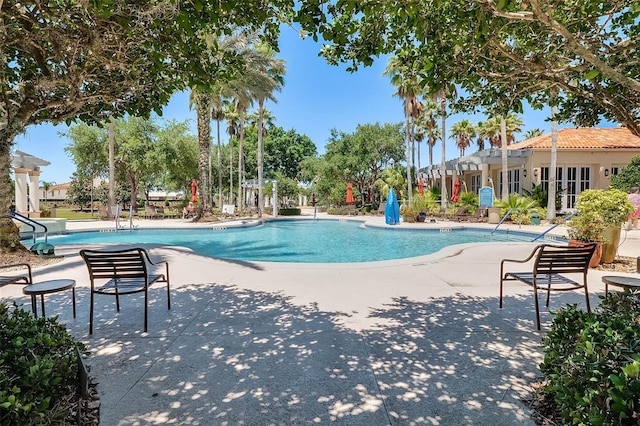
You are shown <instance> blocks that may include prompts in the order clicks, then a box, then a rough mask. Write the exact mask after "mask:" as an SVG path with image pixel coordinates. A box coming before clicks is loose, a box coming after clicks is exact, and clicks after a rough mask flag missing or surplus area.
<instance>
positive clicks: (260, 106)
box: [258, 99, 264, 217]
mask: <svg viewBox="0 0 640 426" xmlns="http://www.w3.org/2000/svg"><path fill="white" fill-rule="evenodd" d="M263 115H264V99H260V100H258V217H262V210H263V209H264V206H263V204H264V201H263V188H262V186H263V184H264V170H263V169H264V136H263V135H262V121H263V120H264V117H263Z"/></svg>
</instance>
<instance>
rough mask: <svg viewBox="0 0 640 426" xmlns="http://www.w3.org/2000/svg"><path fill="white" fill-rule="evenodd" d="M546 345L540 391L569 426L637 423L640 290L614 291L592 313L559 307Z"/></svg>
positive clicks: (638, 407) (573, 307) (574, 306)
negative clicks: (573, 425) (544, 377)
mask: <svg viewBox="0 0 640 426" xmlns="http://www.w3.org/2000/svg"><path fill="white" fill-rule="evenodd" d="M544 346H545V349H544V351H545V356H544V361H543V363H542V364H541V365H540V369H541V370H542V372H543V373H544V374H545V376H546V378H547V384H546V385H545V386H544V387H543V388H542V389H541V392H544V393H546V394H549V395H550V396H552V397H553V400H554V401H555V403H556V405H557V408H558V410H559V412H560V414H561V416H562V418H563V419H564V421H565V422H566V424H589V425H603V424H607V425H636V424H638V421H639V420H638V416H639V415H640V292H637V291H636V292H631V293H625V292H619V293H615V294H612V295H610V296H609V297H606V298H603V300H602V303H601V304H600V306H599V307H598V308H597V309H596V310H595V311H594V312H591V313H587V312H584V311H580V310H578V309H577V307H576V305H569V306H568V307H566V308H563V309H560V310H559V311H558V312H556V313H555V318H554V320H553V324H552V326H551V329H550V330H549V333H548V334H547V336H546V338H545V343H544Z"/></svg>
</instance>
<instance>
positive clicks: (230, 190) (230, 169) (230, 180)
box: [229, 138, 233, 204]
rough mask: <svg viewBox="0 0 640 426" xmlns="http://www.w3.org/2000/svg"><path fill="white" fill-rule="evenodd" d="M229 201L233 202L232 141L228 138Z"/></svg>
mask: <svg viewBox="0 0 640 426" xmlns="http://www.w3.org/2000/svg"><path fill="white" fill-rule="evenodd" d="M229 203H230V204H233V142H232V140H231V138H229Z"/></svg>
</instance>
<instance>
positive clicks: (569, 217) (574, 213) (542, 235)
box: [531, 210, 578, 242]
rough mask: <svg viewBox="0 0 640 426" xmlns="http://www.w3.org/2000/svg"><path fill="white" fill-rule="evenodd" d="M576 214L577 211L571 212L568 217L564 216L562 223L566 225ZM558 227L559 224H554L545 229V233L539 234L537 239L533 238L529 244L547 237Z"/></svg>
mask: <svg viewBox="0 0 640 426" xmlns="http://www.w3.org/2000/svg"><path fill="white" fill-rule="evenodd" d="M577 214H578V210H576V211H574V212H572V213H571V214H569V215H568V216H565V217H563V218H562V222H563V223H566V222H567V220H568V219H571V218H572V217H573V216H576V215H577ZM558 226H560V224H559V223H556V224H554V225H553V226H552V227H551V228H549V229H547V230H546V231H544V232H543V233H541V234H540V235H538V236H537V237H535V238H534V239H533V240H531V242H534V241H536V240H538V239H539V238H542V237H544V236H545V235H547V234H548V233H549V232H550V231H551V230H553V229H555V228H557V227H558Z"/></svg>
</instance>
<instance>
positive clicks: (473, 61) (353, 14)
mask: <svg viewBox="0 0 640 426" xmlns="http://www.w3.org/2000/svg"><path fill="white" fill-rule="evenodd" d="M334 3H335V2H332V1H329V0H316V1H313V2H308V3H307V4H306V6H305V7H304V9H305V13H307V14H308V16H307V17H303V18H302V19H301V22H302V24H303V26H304V29H305V31H307V33H308V34H311V35H312V36H313V37H314V39H318V38H319V37H322V38H323V39H324V40H325V41H326V44H325V46H324V48H323V49H322V52H321V53H322V55H323V56H325V57H326V58H327V59H328V61H329V62H331V63H338V62H347V63H350V69H352V70H353V69H357V67H358V66H360V65H370V64H371V63H372V62H373V61H374V60H375V58H376V57H377V56H379V55H383V54H398V53H401V54H402V55H404V56H405V57H406V56H411V57H413V58H414V60H415V61H417V62H419V63H420V65H419V72H420V73H421V76H422V78H423V82H424V84H425V85H426V86H427V87H429V89H430V90H431V91H437V90H440V89H441V88H443V87H445V86H446V85H447V84H450V83H452V82H453V83H456V84H458V85H460V86H461V87H462V88H463V89H465V91H466V92H468V93H470V94H471V99H466V100H465V99H463V100H461V102H463V103H464V102H467V103H466V108H470V107H473V106H482V107H484V108H486V109H487V110H488V111H489V112H490V113H491V114H492V115H504V114H507V113H509V112H512V111H514V112H520V110H521V107H522V101H523V100H525V99H527V100H530V101H531V102H533V103H534V104H539V103H546V102H548V100H549V97H550V92H551V91H553V90H559V91H561V92H562V96H560V97H559V98H558V102H559V103H560V105H559V107H560V112H559V114H558V117H557V118H558V119H560V120H565V121H566V120H570V121H573V122H574V123H576V124H577V125H580V126H585V125H593V124H596V123H597V122H599V121H600V119H601V118H602V117H604V118H607V119H611V120H615V121H618V122H620V123H623V124H625V125H626V126H627V127H629V129H630V130H631V131H632V132H633V133H634V134H636V135H640V120H639V116H638V115H639V113H640V110H639V106H640V79H639V78H638V76H640V63H638V61H637V60H636V58H637V54H638V48H639V47H640V38H639V37H638V35H639V32H640V26H639V25H638V17H639V14H640V3H639V2H638V1H637V0H634V1H625V2H621V1H618V2H610V1H605V0H585V1H580V2H556V1H551V0H524V1H522V0H499V1H489V0H472V1H466V0H434V1H432V0H429V1H426V0H408V1H405V2H402V3H399V2H384V1H381V2H361V1H355V0H348V1H341V2H337V3H335V4H334ZM325 10H326V11H327V13H325V12H324V11H325Z"/></svg>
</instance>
